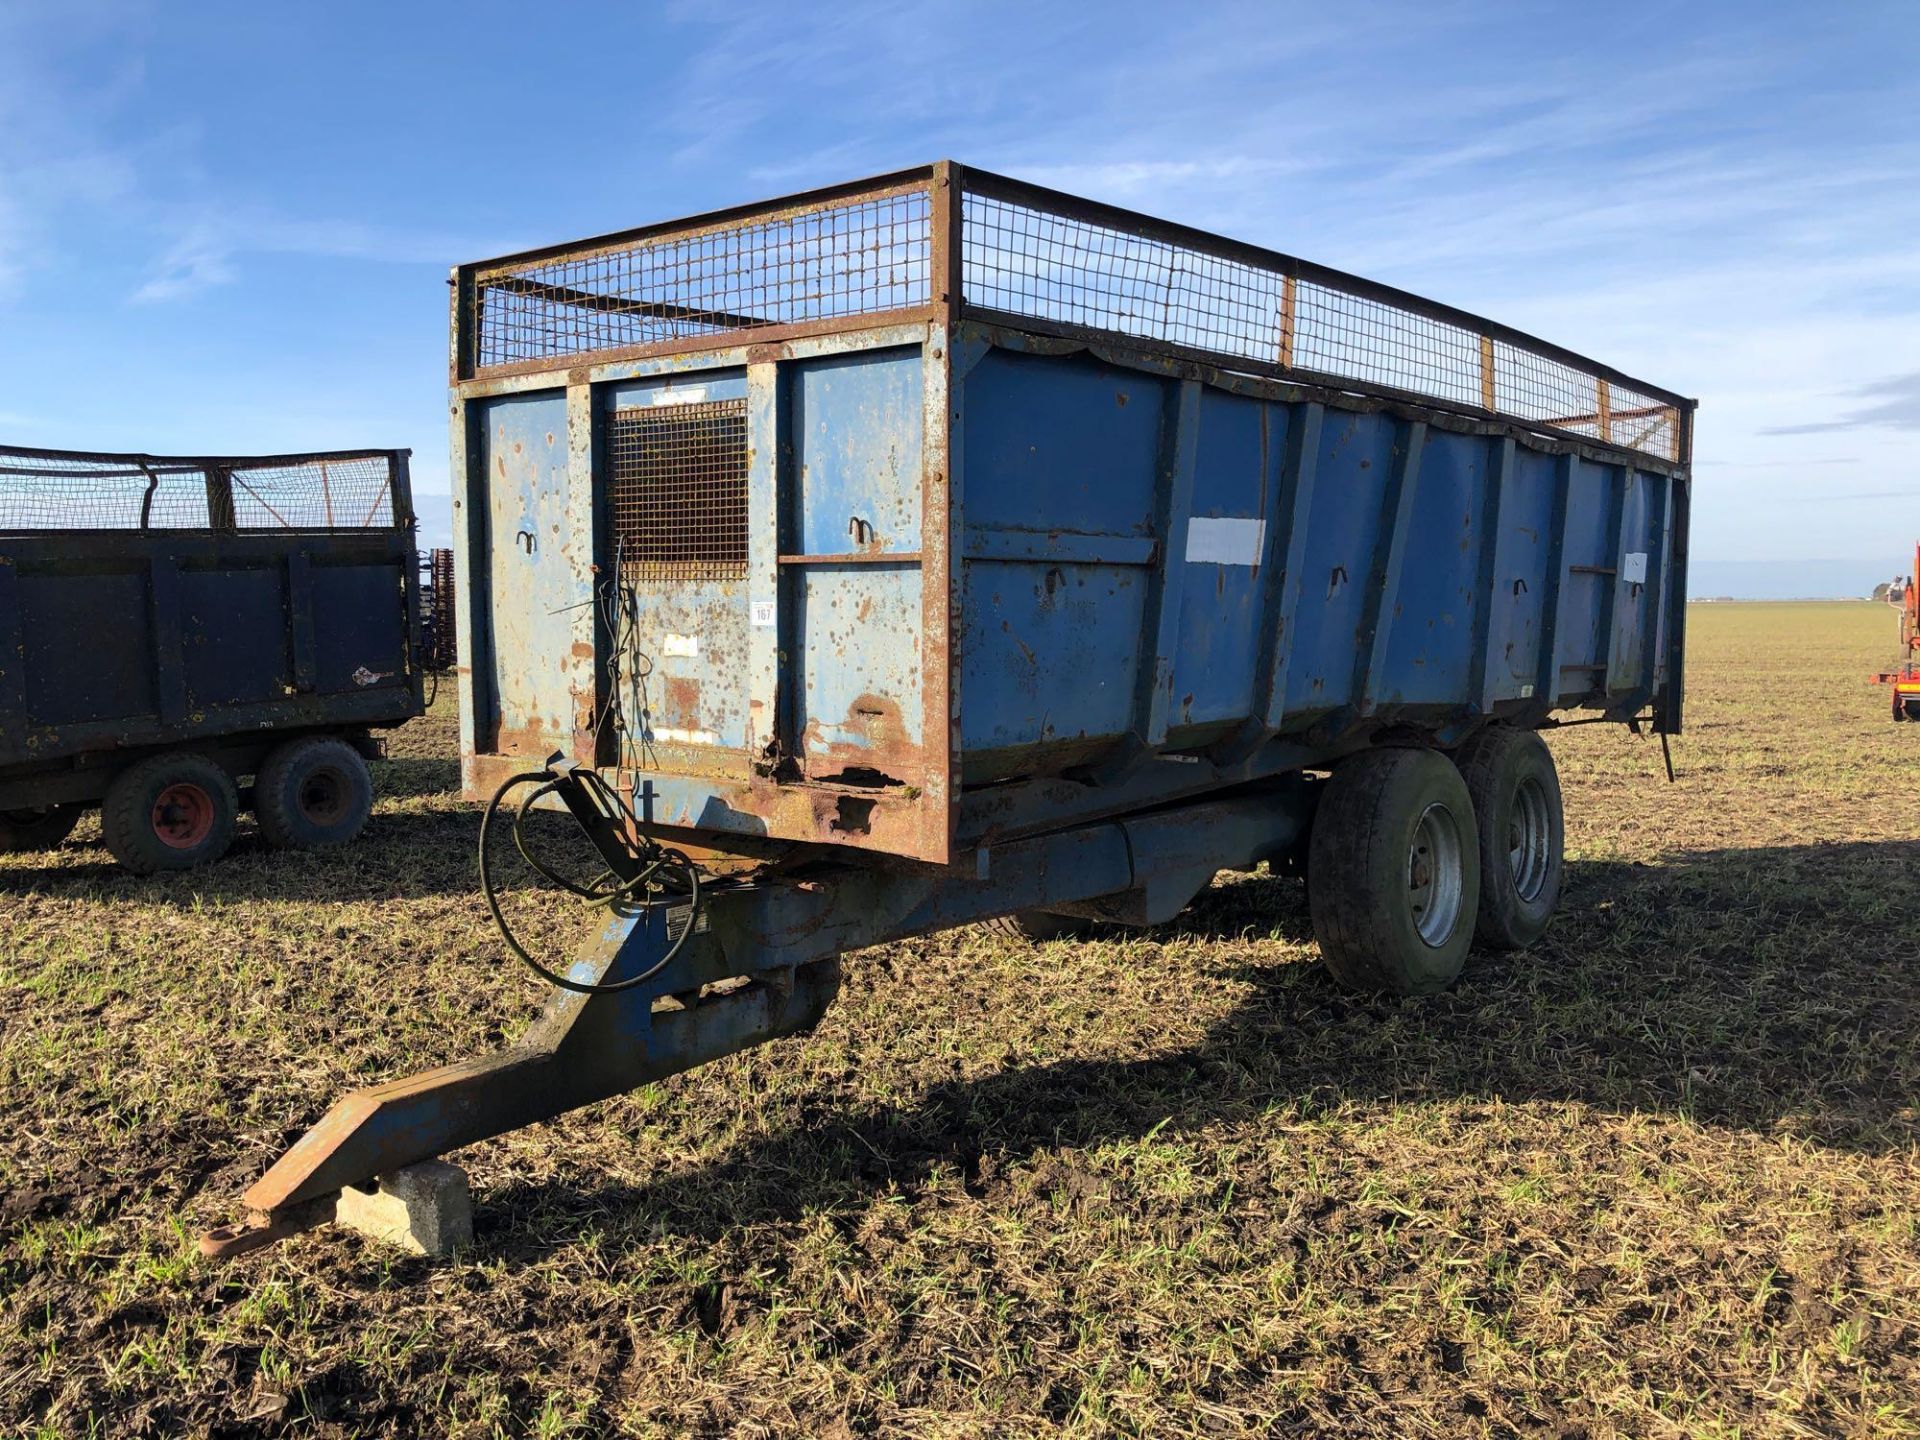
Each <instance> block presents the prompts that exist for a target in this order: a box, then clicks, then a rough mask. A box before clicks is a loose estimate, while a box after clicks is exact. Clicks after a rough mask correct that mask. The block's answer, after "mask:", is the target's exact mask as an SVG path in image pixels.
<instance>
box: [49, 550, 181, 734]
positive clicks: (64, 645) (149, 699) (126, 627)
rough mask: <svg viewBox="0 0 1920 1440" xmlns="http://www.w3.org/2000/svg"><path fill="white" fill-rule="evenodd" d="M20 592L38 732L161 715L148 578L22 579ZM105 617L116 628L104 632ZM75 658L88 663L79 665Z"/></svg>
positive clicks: (126, 576) (126, 575)
mask: <svg viewBox="0 0 1920 1440" xmlns="http://www.w3.org/2000/svg"><path fill="white" fill-rule="evenodd" d="M17 588H18V593H19V597H20V633H21V639H22V641H23V643H24V644H25V646H26V654H25V656H24V657H23V659H24V669H25V671H26V714H27V715H28V716H29V717H30V718H31V719H32V721H33V723H34V724H35V725H45V726H55V725H71V724H77V723H80V722H84V721H88V720H117V719H120V718H122V717H130V716H148V717H151V716H154V715H155V714H157V712H158V710H159V697H158V696H157V694H156V693H155V690H154V684H155V680H156V676H155V673H154V663H153V630H152V626H151V623H150V620H149V618H148V615H149V611H148V604H147V577H146V576H145V575H144V574H127V573H125V572H122V573H119V574H105V575H101V574H94V575H33V576H22V577H21V579H20V581H19V584H18V587H17ZM106 615H110V616H112V617H114V619H113V623H112V624H111V625H102V624H101V617H102V616H106ZM76 656H85V657H86V663H84V664H75V663H74V659H75V657H76Z"/></svg>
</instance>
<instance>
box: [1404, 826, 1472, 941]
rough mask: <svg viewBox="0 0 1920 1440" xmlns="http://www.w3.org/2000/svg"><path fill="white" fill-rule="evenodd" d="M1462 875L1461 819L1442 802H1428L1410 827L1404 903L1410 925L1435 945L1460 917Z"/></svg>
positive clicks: (1447, 937) (1449, 934) (1447, 936)
mask: <svg viewBox="0 0 1920 1440" xmlns="http://www.w3.org/2000/svg"><path fill="white" fill-rule="evenodd" d="M1464 889H1465V883H1464V880H1463V878H1462V847H1461V839H1460V823H1459V821H1457V820H1456V819H1455V818H1454V816H1453V812H1452V811H1451V810H1449V809H1447V807H1446V806H1444V805H1438V804H1436V805H1429V806H1428V807H1427V808H1426V809H1425V810H1424V811H1422V812H1421V814H1420V821H1419V823H1418V824H1417V825H1415V826H1414V827H1413V845H1412V848H1411V849H1410V850H1409V852H1408V854H1407V905H1408V909H1409V910H1410V911H1411V913H1412V915H1413V928H1414V929H1415V930H1416V931H1417V932H1418V933H1419V935H1420V938H1421V939H1422V940H1423V941H1425V942H1426V943H1427V944H1428V945H1431V946H1433V947H1435V948H1436V949H1437V948H1438V947H1440V946H1442V945H1444V944H1446V943H1447V941H1448V940H1450V939H1451V938H1452V937H1453V932H1454V929H1455V927H1456V926H1457V925H1458V923H1459V920H1460V899H1461V893H1462V891H1463V890H1464Z"/></svg>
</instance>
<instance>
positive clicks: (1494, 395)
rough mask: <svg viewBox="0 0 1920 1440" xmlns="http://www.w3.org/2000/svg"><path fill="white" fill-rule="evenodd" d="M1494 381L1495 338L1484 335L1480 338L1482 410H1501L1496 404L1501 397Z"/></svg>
mask: <svg viewBox="0 0 1920 1440" xmlns="http://www.w3.org/2000/svg"><path fill="white" fill-rule="evenodd" d="M1493 380H1494V375H1493V337H1492V336H1491V335H1482V336H1481V337H1480V408H1481V409H1482V410H1488V411H1493V410H1497V409H1498V408H1499V407H1498V405H1496V403H1495V402H1496V401H1497V400H1498V399H1499V398H1500V397H1499V394H1498V392H1497V391H1496V389H1495V387H1494V383H1493Z"/></svg>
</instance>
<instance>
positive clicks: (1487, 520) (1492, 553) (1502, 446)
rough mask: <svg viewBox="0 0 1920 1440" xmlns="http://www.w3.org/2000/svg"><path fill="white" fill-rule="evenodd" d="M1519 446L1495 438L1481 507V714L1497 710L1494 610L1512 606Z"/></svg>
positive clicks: (1476, 690) (1477, 670)
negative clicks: (1511, 502)
mask: <svg viewBox="0 0 1920 1440" xmlns="http://www.w3.org/2000/svg"><path fill="white" fill-rule="evenodd" d="M1516 450H1517V446H1516V445H1515V442H1514V439H1513V437H1512V436H1511V435H1509V436H1507V437H1506V438H1504V439H1500V440H1495V441H1494V442H1493V443H1492V444H1491V445H1490V446H1489V447H1488V453H1489V459H1490V460H1491V462H1492V463H1491V466H1490V467H1489V470H1488V473H1487V493H1486V499H1485V502H1484V503H1483V504H1482V506H1481V508H1480V579H1479V583H1478V584H1477V585H1476V586H1475V587H1474V597H1475V603H1477V604H1478V605H1479V606H1480V613H1479V614H1478V615H1476V616H1475V617H1474V636H1473V675H1472V680H1471V684H1470V687H1469V688H1470V692H1471V694H1472V696H1473V707H1474V710H1475V711H1476V712H1477V713H1478V714H1481V715H1490V714H1492V713H1493V703H1494V684H1493V680H1494V674H1495V671H1494V666H1493V663H1492V654H1493V645H1494V629H1493V621H1494V612H1495V610H1496V609H1499V608H1501V607H1503V606H1505V607H1510V605H1511V602H1512V600H1513V596H1512V594H1511V593H1510V592H1509V591H1508V589H1507V574H1508V572H1509V571H1510V570H1511V569H1512V568H1513V567H1512V565H1511V564H1510V563H1509V562H1508V560H1507V523H1506V508H1507V491H1508V489H1509V488H1510V487H1511V486H1512V484H1513V467H1514V461H1515V454H1516Z"/></svg>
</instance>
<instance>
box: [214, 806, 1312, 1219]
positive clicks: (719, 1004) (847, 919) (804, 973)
mask: <svg viewBox="0 0 1920 1440" xmlns="http://www.w3.org/2000/svg"><path fill="white" fill-rule="evenodd" d="M1303 819H1304V811H1303V810H1302V809H1301V808H1300V807H1298V806H1290V805H1283V804H1279V803H1276V799H1275V797H1274V796H1273V795H1271V794H1259V795H1245V796H1237V797H1234V798H1231V799H1225V800H1212V801H1206V802H1202V803H1198V804H1193V805H1188V806H1185V807H1182V808H1180V809H1177V810H1169V811H1162V812H1159V813H1156V814H1153V815H1148V816H1140V817H1135V818H1132V819H1126V820H1120V821H1108V822H1103V823H1100V824H1097V825H1090V826H1084V827H1081V828H1078V829H1072V830H1065V831H1061V832H1057V833H1055V834H1052V835H1045V836H1039V837H1035V838H1033V839H1029V840H1024V841H1019V842H1016V843H1013V844H1011V845H1008V846H1006V847H1004V849H1002V850H1001V851H999V852H993V853H990V854H989V855H987V856H986V857H984V859H983V861H982V863H980V864H977V865H976V866H975V867H974V868H973V869H971V870H968V871H964V872H955V871H951V870H947V871H942V870H935V869H930V868H927V867H912V868H904V869H899V870H876V869H871V868H866V867H840V868H837V869H834V870H829V871H826V872H824V873H822V874H819V875H816V876H813V877H812V878H810V879H809V880H808V881H807V882H805V883H804V884H793V883H782V882H778V881H774V882H770V883H767V884H763V885H757V886H751V887H745V888H741V889H734V890H724V889H723V890H716V891H715V892H714V893H713V894H712V896H711V897H710V898H709V899H708V900H707V902H706V904H705V908H704V914H703V915H702V917H700V918H701V920H702V922H704V923H700V924H698V925H697V928H696V929H695V930H694V931H693V932H692V933H691V934H690V935H688V936H687V937H686V943H685V945H684V946H683V947H682V949H681V950H680V952H679V953H678V954H677V955H676V956H675V957H674V958H673V960H672V961H671V962H670V963H669V964H668V965H667V966H666V968H665V969H664V970H662V971H661V972H660V973H659V974H658V975H656V976H653V977H652V978H650V979H648V980H645V981H642V982H640V983H638V984H636V985H634V986H632V987H631V988H629V989H626V990H623V991H620V992H617V993H601V994H587V995H582V994H579V993H577V992H572V991H566V990H559V989H556V990H554V991H553V992H552V993H551V994H550V995H549V997H548V999H547V1003H546V1004H545V1006H544V1007H543V1008H542V1011H541V1013H540V1016H539V1018H538V1019H536V1020H535V1021H534V1022H533V1024H532V1025H531V1026H529V1027H528V1029H527V1030H526V1032H525V1033H524V1034H523V1035H522V1036H521V1037H520V1039H519V1040H518V1041H517V1042H516V1043H515V1044H514V1045H513V1046H512V1047H511V1048H510V1049H507V1050H505V1051H501V1052H498V1053H496V1054H493V1055H489V1056H483V1057H479V1058H475V1059H472V1060H465V1061H460V1062H458V1063H456V1064H452V1065H445V1066H442V1067H440V1068H439V1069H437V1070H430V1071H427V1072H426V1073H424V1074H421V1075H416V1076H413V1077H411V1078H408V1079H404V1080H397V1081H392V1082H389V1083H387V1084H384V1085H378V1086H374V1087H372V1088H370V1089H366V1090H360V1091H356V1092H355V1093H353V1094H351V1095H348V1096H347V1097H345V1098H344V1099H342V1100H340V1101H338V1102H337V1103H336V1104H335V1105H334V1106H333V1108H332V1109H331V1110H329V1111H328V1113H327V1114H326V1116H325V1117H324V1118H323V1119H322V1120H321V1121H320V1123H319V1124H317V1125H315V1126H314V1127H313V1128H312V1129H311V1130H309V1131H308V1132H307V1133H306V1134H305V1135H304V1136H302V1137H301V1138H300V1139H299V1140H298V1141H297V1142H295V1144H294V1145H293V1146H292V1148H290V1149H289V1150H288V1151H287V1152H286V1153H285V1154H284V1155H282V1156H281V1157H280V1158H279V1160H277V1161H276V1162H275V1163H274V1164H273V1166H272V1167H271V1168H270V1169H269V1170H268V1171H267V1173H266V1174H265V1175H263V1176H261V1178H260V1179H259V1180H258V1181H256V1182H255V1183H254V1184H253V1186H252V1187H251V1188H250V1189H249V1190H248V1191H247V1193H246V1195H245V1196H244V1197H243V1203H244V1204H245V1205H246V1206H247V1208H248V1209H249V1210H250V1211H251V1212H252V1216H253V1219H252V1227H253V1228H255V1229H263V1230H272V1229H275V1228H279V1229H282V1230H284V1229H286V1228H287V1227H288V1226H289V1225H290V1224H291V1222H292V1221H293V1220H294V1218H295V1217H296V1216H298V1215H301V1214H303V1213H307V1212H303V1211H301V1210H300V1209H299V1207H303V1206H309V1205H313V1204H314V1203H316V1202H321V1203H324V1202H325V1200H326V1198H327V1197H328V1196H330V1195H334V1194H337V1193H338V1192H339V1191H340V1190H341V1189H342V1188H343V1187H345V1186H348V1185H358V1184H364V1183H366V1182H368V1181H370V1180H373V1179H374V1178H376V1177H377V1176H379V1175H382V1174H387V1173H391V1172H392V1171H393V1170H396V1169H399V1168H401V1167H403V1166H406V1165H409V1164H413V1163H416V1162H418V1161H421V1160H425V1159H428V1158H430V1157H432V1156H434V1155H438V1154H442V1153H444V1152H446V1151H448V1150H451V1149H456V1148H458V1147H460V1146H462V1145H467V1144H471V1143H473V1142H475V1141H478V1140H482V1139H485V1138H487V1137H488V1136H491V1135H498V1134H501V1133H502V1132H504V1131H507V1130H512V1129H517V1128H519V1127H521V1126H524V1125H529V1124H535V1123H538V1122H539V1121H542V1120H546V1119H550V1118H552V1117H553V1116H556V1115H560V1114H563V1113H565V1112H566V1111H569V1110H573V1109H576V1108H578V1107H580V1106H582V1105H588V1104H592V1103H594V1102H595V1101H598V1100H602V1099H606V1098H608V1097H610V1096H613V1095H617V1094H620V1093H621V1092H623V1091H626V1090H630V1089H633V1088H634V1087H635V1086H637V1085H641V1084H645V1083H648V1082H649V1081H652V1080H657V1079H660V1078H663V1077H664V1076H666V1075H670V1074H674V1073H676V1072H678V1071H681V1070H685V1069H688V1068H691V1067H692V1066H694V1065H699V1064H704V1063H706V1062H707V1061H710V1060H714V1059H718V1058H719V1057H720V1056H722V1055H725V1054H729V1053H731V1052H733V1051H736V1050H740V1049H745V1048H747V1047H749V1046H752V1045H756V1044H759V1043H761V1042H763V1041H766V1040H770V1039H773V1038H776V1037H778V1036H781V1035H786V1034H793V1033H796V1032H797V1031H800V1030H804V1029H806V1028H808V1027H810V1026H811V1025H812V1024H813V1023H814V1022H815V1021H816V1020H818V1019H819V1017H820V1016H821V1015H822V1014H823V1013H824V1012H825V1011H826V1009H827V1007H828V1005H829V1004H831V1002H832V1000H833V999H834V996H835V994H836V993H837V991H838V988H839V966H838V964H837V957H838V956H839V955H840V954H842V953H844V952H845V951H847V950H851V949H856V948H859V947H862V946H866V945H872V944H876V943H880V942H882V941H885V940H891V939H901V938H907V937H910V936H914V935H922V934H927V933H930V932H932V931H936V930H942V929H947V928H950V927H952V926H954V925H958V924H964V923H966V922H968V921H972V920H979V919H986V918H989V917H991V916H994V915H1002V914H1007V913H1009V912H1011V911H1014V910H1019V909H1026V908H1032V907H1034V906H1037V905H1047V904H1063V903H1074V902H1079V901H1087V900H1094V899H1098V898H1100V897H1102V896H1116V895H1120V894H1122V893H1138V894H1139V895H1141V896H1142V897H1143V898H1144V900H1145V903H1148V904H1158V903H1159V902H1162V901H1171V900H1173V899H1175V898H1176V896H1177V899H1178V900H1179V902H1180V903H1185V901H1186V900H1187V899H1189V898H1191V894H1192V890H1191V889H1189V890H1187V892H1186V893H1185V894H1178V889H1179V887H1181V886H1185V885H1192V886H1194V887H1195V888H1197V886H1198V885H1200V884H1204V883H1205V881H1206V879H1207V878H1209V877H1210V876H1211V875H1212V874H1213V873H1214V871H1215V870H1217V869H1220V868H1222V867H1226V866H1238V865H1249V864H1254V863H1257V862H1258V861H1260V860H1262V859H1266V858H1270V857H1271V856H1272V855H1274V854H1275V853H1277V852H1278V851H1279V850H1281V849H1282V848H1284V847H1286V846H1288V845H1291V844H1292V843H1294V842H1295V841H1296V840H1297V838H1298V835H1299V833H1300V828H1301V824H1302V821H1303ZM678 922H679V923H680V924H681V925H685V924H687V923H692V917H690V916H688V915H687V914H686V912H685V910H684V909H683V910H682V911H681V912H680V913H679V916H678ZM673 924H674V918H673V917H669V916H666V915H663V914H662V912H661V911H659V910H657V909H656V910H654V911H651V912H636V911H632V910H626V911H623V912H620V913H616V914H613V915H611V916H609V917H608V918H607V919H606V921H605V922H604V923H603V924H602V925H600V927H599V928H598V930H597V931H596V932H595V933H594V935H593V936H592V937H591V938H590V939H589V940H588V941H587V943H586V944H585V945H584V946H582V948H581V949H580V950H579V951H578V952H577V958H576V959H575V961H574V963H573V964H572V965H571V966H570V967H569V970H568V978H570V979H572V980H574V981H575V982H576V983H585V984H605V983H614V982H618V981H620V980H622V979H624V978H626V977H628V976H637V975H639V974H641V973H642V972H643V971H644V970H645V969H647V968H648V967H649V966H650V965H652V963H653V961H654V957H656V956H658V955H660V954H661V953H662V951H663V950H664V948H665V946H666V945H667V943H668V940H669V937H670V935H671V934H672V929H671V927H672V925H673ZM734 980H744V981H746V982H748V983H746V984H745V986H744V987H743V988H741V989H738V990H734V991H731V992H729V993H723V994H711V993H703V992H704V991H705V989H706V987H708V986H713V985H716V984H719V983H721V982H725V981H734ZM223 1243H224V1242H222V1241H219V1240H216V1241H215V1243H214V1246H213V1248H214V1250H215V1251H216V1252H218V1251H219V1249H220V1247H221V1245H222V1244H223Z"/></svg>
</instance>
